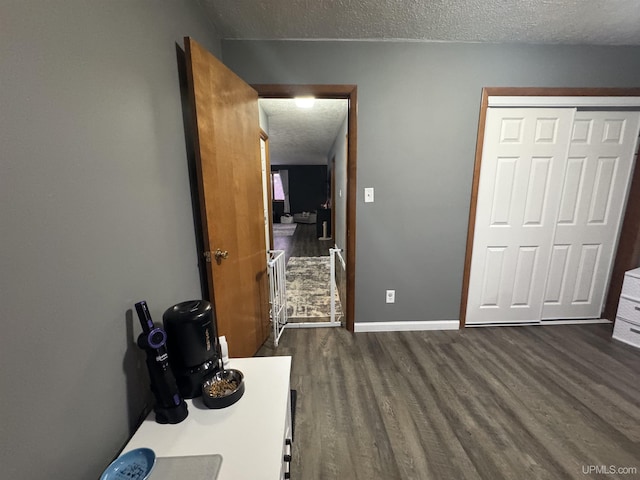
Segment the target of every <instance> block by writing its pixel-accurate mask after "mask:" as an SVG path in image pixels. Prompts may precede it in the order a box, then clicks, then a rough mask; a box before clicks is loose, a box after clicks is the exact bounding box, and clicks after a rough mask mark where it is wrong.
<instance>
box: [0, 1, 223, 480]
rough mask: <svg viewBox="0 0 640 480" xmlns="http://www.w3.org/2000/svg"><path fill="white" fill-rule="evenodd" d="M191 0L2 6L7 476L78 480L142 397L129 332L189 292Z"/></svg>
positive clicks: (1, 458)
mask: <svg viewBox="0 0 640 480" xmlns="http://www.w3.org/2000/svg"><path fill="white" fill-rule="evenodd" d="M184 35H191V36H193V37H194V38H196V39H197V40H199V41H200V42H201V43H203V44H204V45H205V46H207V47H208V48H210V49H212V50H214V51H215V52H217V53H218V54H219V53H220V42H219V40H218V39H216V38H215V36H214V35H213V32H212V30H211V27H210V25H209V24H208V23H207V22H206V21H205V20H204V15H203V12H201V11H200V9H199V7H198V6H197V5H195V4H194V2H192V1H191V0H172V1H168V2H157V1H152V0H132V1H129V0H117V1H101V2H96V1H87V0H77V1H76V0H64V1H60V2H43V1H33V0H26V1H25V0H21V1H17V0H16V1H13V0H11V1H8V0H0V226H1V228H2V237H1V240H0V305H1V306H2V307H1V309H0V312H1V313H0V315H1V329H2V332H1V333H0V364H1V365H2V367H1V369H0V396H1V402H0V404H1V408H0V417H1V418H0V465H1V469H2V472H1V473H0V477H2V478H20V479H45V478H46V479H50V478H65V479H89V478H98V476H99V475H100V472H101V471H102V470H103V469H104V468H105V467H106V466H107V465H108V463H109V462H110V461H111V460H112V459H113V458H114V456H115V455H116V454H117V453H118V451H119V449H120V448H121V447H122V446H123V445H124V443H125V442H126V440H127V439H128V437H129V432H130V428H131V426H132V425H133V424H135V422H136V421H137V418H138V417H139V416H140V414H141V412H142V410H143V408H144V407H145V405H144V402H145V400H146V399H147V397H148V394H147V389H148V379H147V378H146V376H147V374H146V369H145V366H144V356H143V355H141V352H140V351H139V349H138V348H137V347H135V346H134V345H133V341H134V337H135V336H136V335H137V334H138V332H139V331H140V327H139V325H138V320H137V316H136V315H135V313H134V314H133V316H132V315H131V309H132V308H133V305H134V303H135V302H136V301H139V300H143V299H144V300H147V301H148V302H149V305H150V307H151V312H152V315H153V316H154V318H155V320H156V321H161V319H162V318H161V315H162V312H163V311H164V309H166V308H167V307H169V306H171V305H172V304H174V303H176V302H179V301H182V300H187V299H190V298H194V297H200V295H201V293H200V283H199V276H198V268H197V256H196V248H195V234H194V225H193V215H192V207H191V197H190V188H189V175H188V168H187V160H186V153H185V140H184V129H183V122H182V108H181V103H180V89H179V81H178V69H177V61H176V48H175V43H176V42H179V43H180V44H182V37H183V36H184Z"/></svg>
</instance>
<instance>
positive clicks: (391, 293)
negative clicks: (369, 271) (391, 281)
mask: <svg viewBox="0 0 640 480" xmlns="http://www.w3.org/2000/svg"><path fill="white" fill-rule="evenodd" d="M386 299H387V303H396V291H395V290H387V296H386Z"/></svg>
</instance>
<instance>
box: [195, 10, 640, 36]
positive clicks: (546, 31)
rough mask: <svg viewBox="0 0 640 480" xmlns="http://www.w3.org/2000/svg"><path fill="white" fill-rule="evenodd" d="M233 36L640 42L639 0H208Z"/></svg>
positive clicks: (221, 25) (220, 28)
mask: <svg viewBox="0 0 640 480" xmlns="http://www.w3.org/2000/svg"><path fill="white" fill-rule="evenodd" d="M200 1H201V3H202V4H203V5H204V6H205V9H206V11H207V13H208V15H209V16H210V17H211V20H212V21H213V23H214V24H215V26H216V27H217V29H218V31H219V32H218V33H219V34H220V35H221V36H222V38H225V39H345V40H420V41H447V42H491V43H553V44H591V45H640V1H639V0H269V1H266V0H262V1H256V0H200Z"/></svg>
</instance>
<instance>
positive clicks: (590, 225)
mask: <svg viewBox="0 0 640 480" xmlns="http://www.w3.org/2000/svg"><path fill="white" fill-rule="evenodd" d="M639 129H640V113H638V112H576V115H575V121H574V125H573V129H572V133H571V145H570V147H569V158H568V160H567V168H566V170H565V174H564V182H563V183H564V184H563V187H562V198H561V200H560V210H559V213H558V221H557V225H556V229H555V237H554V242H553V243H554V247H553V248H554V250H556V249H558V248H560V247H562V246H571V248H570V249H568V255H567V257H568V258H567V261H566V269H565V270H564V271H563V272H562V277H560V276H559V269H554V268H551V269H550V273H549V279H548V281H547V285H548V286H547V289H546V293H545V302H544V307H543V311H542V318H543V319H547V320H551V319H578V318H599V317H600V314H601V312H602V305H603V301H604V298H605V294H606V290H607V288H608V285H607V282H608V279H609V276H610V272H611V265H612V262H613V257H614V253H615V250H616V247H617V243H618V235H619V232H620V223H621V221H622V214H623V212H624V207H625V203H626V198H627V193H628V189H629V182H630V178H631V173H632V171H633V164H634V157H635V152H636V146H637V140H638V130H639ZM550 286H553V288H551V287H550ZM558 297H559V298H558Z"/></svg>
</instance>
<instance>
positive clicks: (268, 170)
mask: <svg viewBox="0 0 640 480" xmlns="http://www.w3.org/2000/svg"><path fill="white" fill-rule="evenodd" d="M260 139H261V140H263V141H264V148H265V165H266V174H267V175H268V177H269V178H267V201H268V202H269V204H268V205H267V209H268V212H269V245H271V248H273V199H272V198H271V197H272V195H271V188H270V186H271V159H270V158H269V135H267V132H265V131H264V130H263V129H262V128H260Z"/></svg>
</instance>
